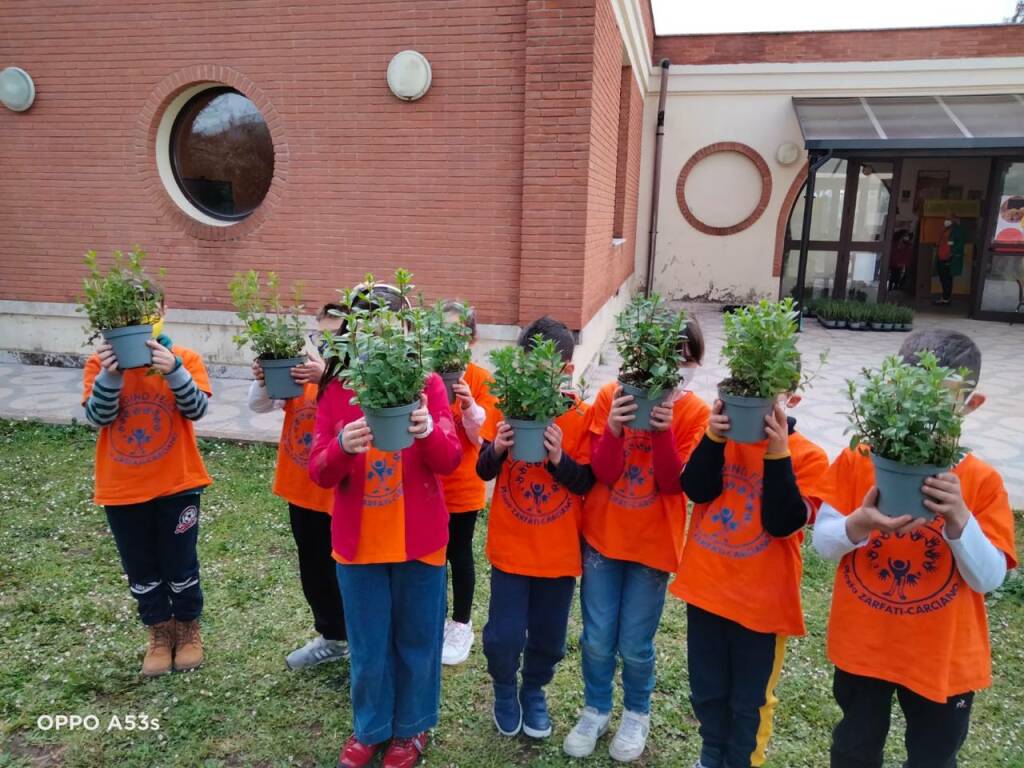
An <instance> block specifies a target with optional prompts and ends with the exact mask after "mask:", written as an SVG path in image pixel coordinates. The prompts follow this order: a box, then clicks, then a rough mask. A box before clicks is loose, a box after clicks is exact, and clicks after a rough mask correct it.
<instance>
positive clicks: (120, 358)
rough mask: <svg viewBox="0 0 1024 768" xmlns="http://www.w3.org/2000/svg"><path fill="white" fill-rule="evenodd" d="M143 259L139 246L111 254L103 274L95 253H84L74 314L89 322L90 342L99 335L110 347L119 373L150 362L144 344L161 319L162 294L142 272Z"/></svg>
mask: <svg viewBox="0 0 1024 768" xmlns="http://www.w3.org/2000/svg"><path fill="white" fill-rule="evenodd" d="M145 258H146V254H145V253H144V252H143V251H142V250H141V249H140V248H139V247H138V246H135V247H134V248H133V249H132V250H131V251H130V252H129V253H128V254H127V255H125V254H123V253H122V252H121V251H114V263H113V265H112V266H111V267H110V269H109V270H108V271H107V273H106V274H104V273H103V272H102V271H101V270H100V268H99V264H98V262H97V256H96V251H89V252H88V253H86V254H85V263H86V264H87V265H88V267H89V276H88V277H86V278H85V280H84V285H83V293H84V295H83V297H82V300H81V305H80V306H79V307H78V310H77V311H79V312H83V313H84V314H85V316H86V317H87V318H88V320H89V325H88V327H87V332H89V334H90V335H89V342H92V341H94V340H95V339H96V338H97V337H98V336H102V337H103V338H104V340H105V341H106V342H107V343H108V344H110V346H111V347H113V349H114V354H115V355H116V356H117V367H118V368H120V369H121V370H128V369H131V368H142V367H144V366H147V365H149V364H150V363H151V362H152V360H153V357H152V352H151V350H150V348H149V347H148V346H147V345H146V342H147V341H149V339H151V338H152V337H153V325H152V322H153V320H154V319H156V318H159V317H160V309H161V303H162V301H163V295H162V293H161V291H160V288H159V286H158V285H157V284H156V283H155V282H153V281H152V280H150V278H149V277H148V276H147V275H146V272H145V270H144V269H143V261H144V260H145ZM162 274H163V270H161V275H162Z"/></svg>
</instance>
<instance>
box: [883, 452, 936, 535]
mask: <svg viewBox="0 0 1024 768" xmlns="http://www.w3.org/2000/svg"><path fill="white" fill-rule="evenodd" d="M871 463H872V464H874V465H875V485H876V486H877V487H878V509H879V510H880V511H881V513H882V514H883V515H885V516H886V517H900V516H901V515H910V516H911V517H923V518H926V519H928V520H931V519H932V518H934V517H935V515H934V514H932V513H931V512H930V511H929V510H928V509H927V508H926V507H925V506H924V499H925V495H924V494H923V493H922V492H921V484H922V483H924V481H925V478H928V477H931V476H932V475H937V474H939V473H940V472H947V471H948V470H949V468H948V467H937V466H935V465H934V464H919V465H915V466H912V465H910V464H901V463H899V462H898V461H892V460H891V459H885V458H882V457H881V456H876V455H875V454H873V453H872V454H871Z"/></svg>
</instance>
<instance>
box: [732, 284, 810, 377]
mask: <svg viewBox="0 0 1024 768" xmlns="http://www.w3.org/2000/svg"><path fill="white" fill-rule="evenodd" d="M724 322H725V344H724V346H723V347H722V359H723V360H724V361H725V364H726V365H727V366H728V367H729V371H730V374H731V376H730V378H728V379H726V380H725V381H723V382H722V385H721V387H722V391H723V392H725V393H726V394H730V395H739V396H741V397H775V396H776V395H779V394H781V393H783V392H792V391H795V390H797V389H799V388H800V387H802V386H806V385H807V384H809V383H810V381H811V378H812V377H807V378H805V379H804V380H803V381H801V377H800V351H799V350H798V349H797V348H796V335H797V313H796V311H795V310H794V308H793V300H792V299H789V298H787V299H783V300H782V301H779V302H770V301H767V300H765V299H762V300H761V301H760V302H759V303H757V304H755V305H753V306H749V307H742V308H740V309H737V310H735V311H734V312H731V313H729V314H727V315H725V320H724ZM826 354H827V353H826V352H823V353H822V354H821V363H822V364H824V363H825V357H826Z"/></svg>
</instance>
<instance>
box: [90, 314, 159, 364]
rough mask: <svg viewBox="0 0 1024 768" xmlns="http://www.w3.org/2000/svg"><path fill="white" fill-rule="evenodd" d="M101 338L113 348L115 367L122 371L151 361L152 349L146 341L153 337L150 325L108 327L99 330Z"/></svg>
mask: <svg viewBox="0 0 1024 768" xmlns="http://www.w3.org/2000/svg"><path fill="white" fill-rule="evenodd" d="M100 333H101V334H102V335H103V338H104V339H105V340H106V342H107V343H108V344H110V346H111V347H113V348H114V355H115V356H116V357H117V367H118V368H119V369H120V370H122V371H127V370H131V369H132V368H144V367H146V366H147V365H150V364H151V363H152V362H153V350H151V349H150V348H149V347H147V346H146V342H147V341H149V340H150V339H151V338H153V326H152V325H128V326H125V327H124V328H108V329H107V330H105V331H100Z"/></svg>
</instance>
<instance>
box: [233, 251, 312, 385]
mask: <svg viewBox="0 0 1024 768" xmlns="http://www.w3.org/2000/svg"><path fill="white" fill-rule="evenodd" d="M278 286H279V281H278V277H277V275H276V274H275V273H274V272H269V273H267V285H266V292H265V294H266V295H264V290H263V286H262V285H261V282H260V275H259V273H258V272H256V271H254V270H249V272H247V273H245V274H244V275H242V274H236V275H235V277H234V279H233V280H232V281H231V283H230V286H229V287H230V289H231V300H232V301H233V302H234V305H235V312H236V314H237V315H238V319H239V320H241V321H242V330H241V331H240V332H239V333H237V334H235V337H234V342H235V344H236V345H237V346H238V348H239V349H241V348H242V347H244V346H246V345H248V346H249V347H251V348H252V350H253V352H254V353H255V354H256V358H257V359H258V360H259V363H260V367H261V368H262V369H263V376H264V385H265V386H266V388H267V395H268V396H269V397H271V398H273V399H274V400H289V399H291V398H293V397H299V396H300V395H301V394H302V385H301V384H299V383H297V382H296V381H295V380H294V379H292V368H294V367H295V366H297V365H302V364H303V363H304V362H306V356H305V355H304V354H302V350H303V348H304V347H305V346H306V328H305V324H304V323H303V322H302V318H301V316H300V315H301V312H302V306H301V304H299V299H300V288H299V287H298V286H296V288H295V300H294V303H293V304H292V306H285V305H284V303H283V302H282V301H281V296H280V290H279V287H278Z"/></svg>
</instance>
